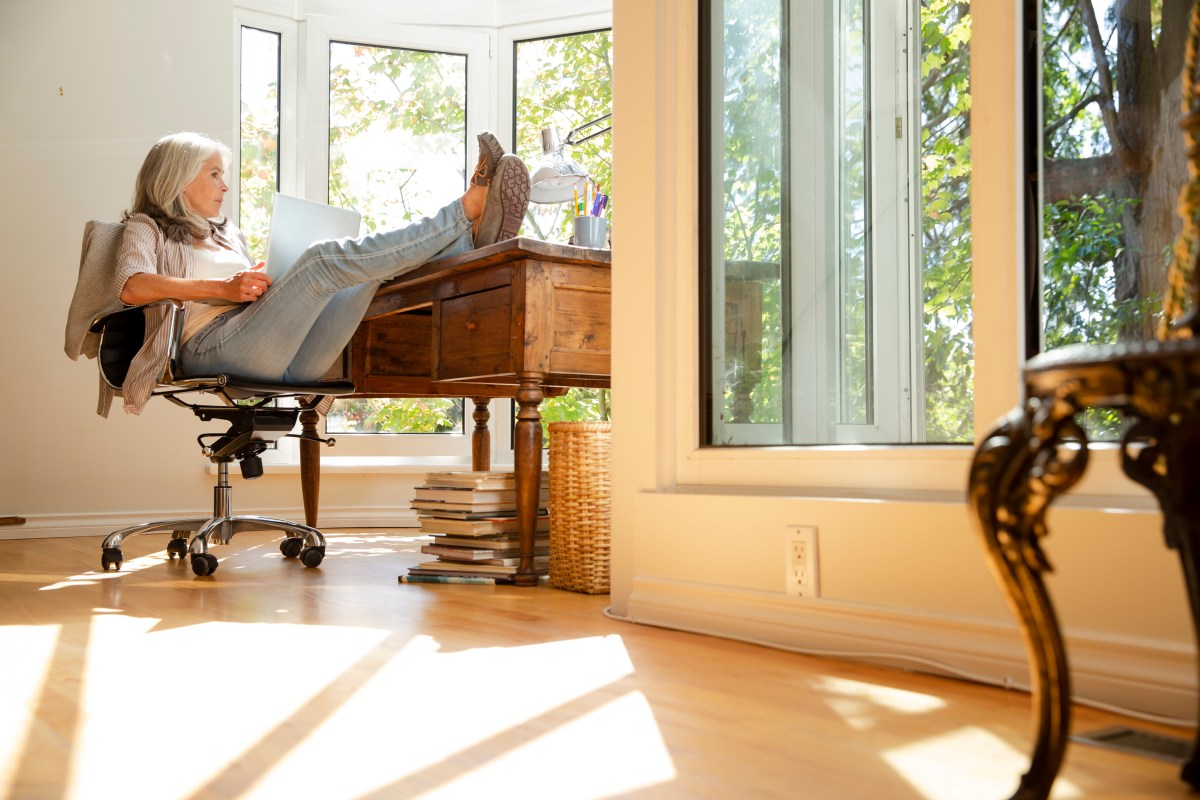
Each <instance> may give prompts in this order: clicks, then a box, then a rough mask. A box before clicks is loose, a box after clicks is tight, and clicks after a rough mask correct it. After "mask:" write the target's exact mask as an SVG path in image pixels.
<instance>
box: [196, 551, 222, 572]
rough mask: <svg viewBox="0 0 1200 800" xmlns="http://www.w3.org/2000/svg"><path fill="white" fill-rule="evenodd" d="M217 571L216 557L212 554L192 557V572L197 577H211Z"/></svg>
mask: <svg viewBox="0 0 1200 800" xmlns="http://www.w3.org/2000/svg"><path fill="white" fill-rule="evenodd" d="M216 571H217V557H216V556H214V555H213V554H212V553H196V554H194V555H193V556H192V572H194V573H196V575H197V576H198V577H204V576H205V575H211V574H213V573H214V572H216Z"/></svg>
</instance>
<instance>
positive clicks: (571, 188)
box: [529, 113, 612, 203]
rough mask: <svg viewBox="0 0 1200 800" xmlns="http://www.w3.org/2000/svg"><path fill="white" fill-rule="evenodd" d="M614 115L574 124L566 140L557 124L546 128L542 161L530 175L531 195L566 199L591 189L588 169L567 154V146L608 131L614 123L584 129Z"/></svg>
mask: <svg viewBox="0 0 1200 800" xmlns="http://www.w3.org/2000/svg"><path fill="white" fill-rule="evenodd" d="M611 117H612V113H608V114H605V115H604V116H602V117H597V118H596V119H594V120H591V121H590V122H585V123H583V124H582V125H580V126H579V127H577V128H572V129H571V131H570V132H569V133H568V134H567V138H566V139H565V140H560V139H559V138H558V131H557V130H556V129H555V128H542V160H541V161H540V162H538V166H537V168H536V169H535V170H534V171H533V176H532V178H531V179H530V182H531V183H532V187H531V189H530V192H529V199H530V200H532V201H533V202H535V203H565V202H567V201H568V200H571V199H573V198H575V197H577V196H578V195H580V194H583V193H584V191H586V189H587V183H588V173H587V170H585V169H584V168H583V167H581V166H579V164H577V163H575V161H574V160H573V159H572V158H571V157H570V156H569V155H566V154H565V153H564V152H563V150H564V149H565V148H566V147H567V146H568V145H569V146H571V147H574V146H575V145H578V144H583V143H584V142H586V141H587V140H588V139H594V138H595V137H597V136H600V135H602V134H605V133H608V132H609V131H611V130H612V124H611V123H610V124H609V125H607V126H605V127H604V128H602V129H600V130H598V131H593V132H592V133H589V134H587V135H586V136H580V135H579V134H581V133H582V132H583V131H585V130H587V129H588V128H591V127H592V126H594V125H599V124H600V123H601V122H604V121H605V120H607V119H609V118H611Z"/></svg>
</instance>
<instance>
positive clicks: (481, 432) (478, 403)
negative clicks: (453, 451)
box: [471, 397, 492, 472]
mask: <svg viewBox="0 0 1200 800" xmlns="http://www.w3.org/2000/svg"><path fill="white" fill-rule="evenodd" d="M471 399H472V400H474V401H475V414H474V415H473V416H474V419H475V430H474V432H472V434H471V469H473V470H474V471H476V472H487V471H488V470H490V469H491V468H492V432H491V430H489V429H488V420H490V419H491V417H492V412H491V411H490V410H488V398H486V397H474V398H471Z"/></svg>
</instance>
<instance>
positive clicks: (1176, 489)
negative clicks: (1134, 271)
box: [1121, 392, 1200, 788]
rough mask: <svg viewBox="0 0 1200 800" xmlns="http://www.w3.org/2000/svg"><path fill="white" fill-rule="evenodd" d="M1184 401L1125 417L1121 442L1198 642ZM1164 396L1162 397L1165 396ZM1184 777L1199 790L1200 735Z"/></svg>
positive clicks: (1193, 420) (1199, 610)
mask: <svg viewBox="0 0 1200 800" xmlns="http://www.w3.org/2000/svg"><path fill="white" fill-rule="evenodd" d="M1187 394H1188V393H1187V392H1181V393H1178V394H1177V395H1176V396H1177V397H1179V398H1180V399H1181V400H1183V401H1184V402H1183V403H1182V406H1184V407H1179V408H1170V409H1166V410H1165V411H1166V413H1163V414H1162V415H1161V416H1158V415H1156V418H1154V419H1145V418H1141V417H1140V416H1139V415H1138V412H1136V411H1131V412H1128V413H1127V415H1126V416H1127V418H1129V419H1130V420H1131V422H1132V424H1131V425H1130V426H1129V427H1128V428H1127V429H1126V432H1125V435H1124V436H1123V437H1122V439H1121V467H1122V469H1124V471H1125V474H1126V475H1128V476H1129V477H1130V478H1132V479H1133V480H1135V481H1137V482H1138V483H1140V484H1142V485H1143V486H1145V487H1146V488H1147V489H1149V490H1150V491H1151V492H1153V493H1154V496H1155V497H1156V498H1157V499H1158V505H1159V508H1161V509H1162V514H1163V533H1164V535H1165V536H1166V540H1167V546H1168V547H1170V548H1171V549H1173V550H1175V551H1176V552H1177V553H1179V560H1180V562H1181V565H1182V567H1183V576H1184V581H1185V582H1186V584H1187V591H1188V600H1189V601H1190V603H1191V607H1192V630H1193V635H1194V636H1195V637H1196V640H1197V641H1200V417H1197V415H1196V414H1195V413H1194V411H1193V409H1192V408H1190V407H1188V406H1190V403H1189V402H1187ZM1162 396H1163V395H1159V397H1162ZM1180 777H1181V778H1182V779H1183V780H1185V781H1187V782H1188V783H1189V784H1191V785H1192V786H1193V787H1196V788H1200V734H1197V738H1196V739H1195V740H1194V741H1193V744H1192V753H1191V756H1190V757H1189V758H1188V761H1187V763H1186V764H1184V765H1183V771H1182V773H1181V774H1180Z"/></svg>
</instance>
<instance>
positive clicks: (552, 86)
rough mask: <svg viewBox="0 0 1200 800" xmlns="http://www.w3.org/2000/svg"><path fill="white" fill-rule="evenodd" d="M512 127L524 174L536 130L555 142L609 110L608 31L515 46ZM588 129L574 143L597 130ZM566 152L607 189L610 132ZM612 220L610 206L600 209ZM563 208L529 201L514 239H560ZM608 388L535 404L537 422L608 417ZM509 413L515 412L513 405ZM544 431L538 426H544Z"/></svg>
mask: <svg viewBox="0 0 1200 800" xmlns="http://www.w3.org/2000/svg"><path fill="white" fill-rule="evenodd" d="M515 48H516V52H515V64H516V70H517V74H516V95H515V98H514V100H515V102H516V109H515V123H516V124H515V130H516V132H517V153H518V154H519V155H520V156H521V157H522V158H523V159H525V162H526V163H527V164H529V165H530V168H531V169H536V165H537V164H538V162H539V161H540V160H541V159H542V157H543V154H542V138H541V130H542V129H543V128H546V127H551V126H553V127H555V128H557V129H558V131H559V135H560V137H561V138H563V139H565V138H566V136H567V133H568V132H569V131H570V130H571V129H572V128H575V127H578V126H580V125H583V124H585V123H587V122H590V121H592V120H595V119H597V118H598V117H601V116H603V115H605V114H608V113H610V112H611V111H612V31H609V30H603V31H592V32H589V33H580V34H573V35H570V36H556V37H553V38H549V39H533V40H529V41H523V42H517V43H516V45H515ZM607 125H608V122H604V123H603V124H597V125H594V126H590V127H588V128H587V129H586V130H584V131H581V132H580V133H579V135H578V136H579V138H582V137H584V136H587V135H588V134H591V133H595V132H598V131H601V130H603V129H604V128H605V127H606V126H607ZM565 152H566V154H567V155H569V156H570V157H571V158H572V159H574V160H575V161H576V162H577V163H578V164H580V165H581V166H582V167H584V169H586V170H587V173H588V174H589V175H590V176H591V178H592V181H593V183H594V184H595V186H596V187H598V191H599V192H603V193H605V194H607V193H608V189H607V187H610V186H611V185H612V134H611V132H610V133H604V134H601V135H599V136H596V137H595V138H592V139H589V140H588V141H586V142H582V143H580V144H578V145H577V146H575V147H568V148H566V150H565ZM605 214H606V216H608V217H609V223H610V225H611V222H612V204H611V203H610V205H609V206H608V208H607V209H606V211H605ZM570 226H571V213H570V206H569V205H568V203H550V204H539V203H531V204H530V206H529V213H528V214H527V215H526V217H525V224H524V226H522V228H521V235H522V236H528V237H531V238H534V239H541V240H543V241H557V242H566V241H568V238H569V236H570V235H571V229H570ZM609 404H610V398H609V390H608V389H572V390H570V391H569V392H568V393H567V394H566V395H564V396H563V397H552V398H549V399H547V400H546V401H544V402H543V403H542V406H541V411H542V422H543V425H546V426H548V425H549V423H551V422H560V421H577V420H607V419H609V408H610V405H609ZM513 413H514V414H515V413H516V409H515V404H514V409H513ZM543 430H545V429H543Z"/></svg>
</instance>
